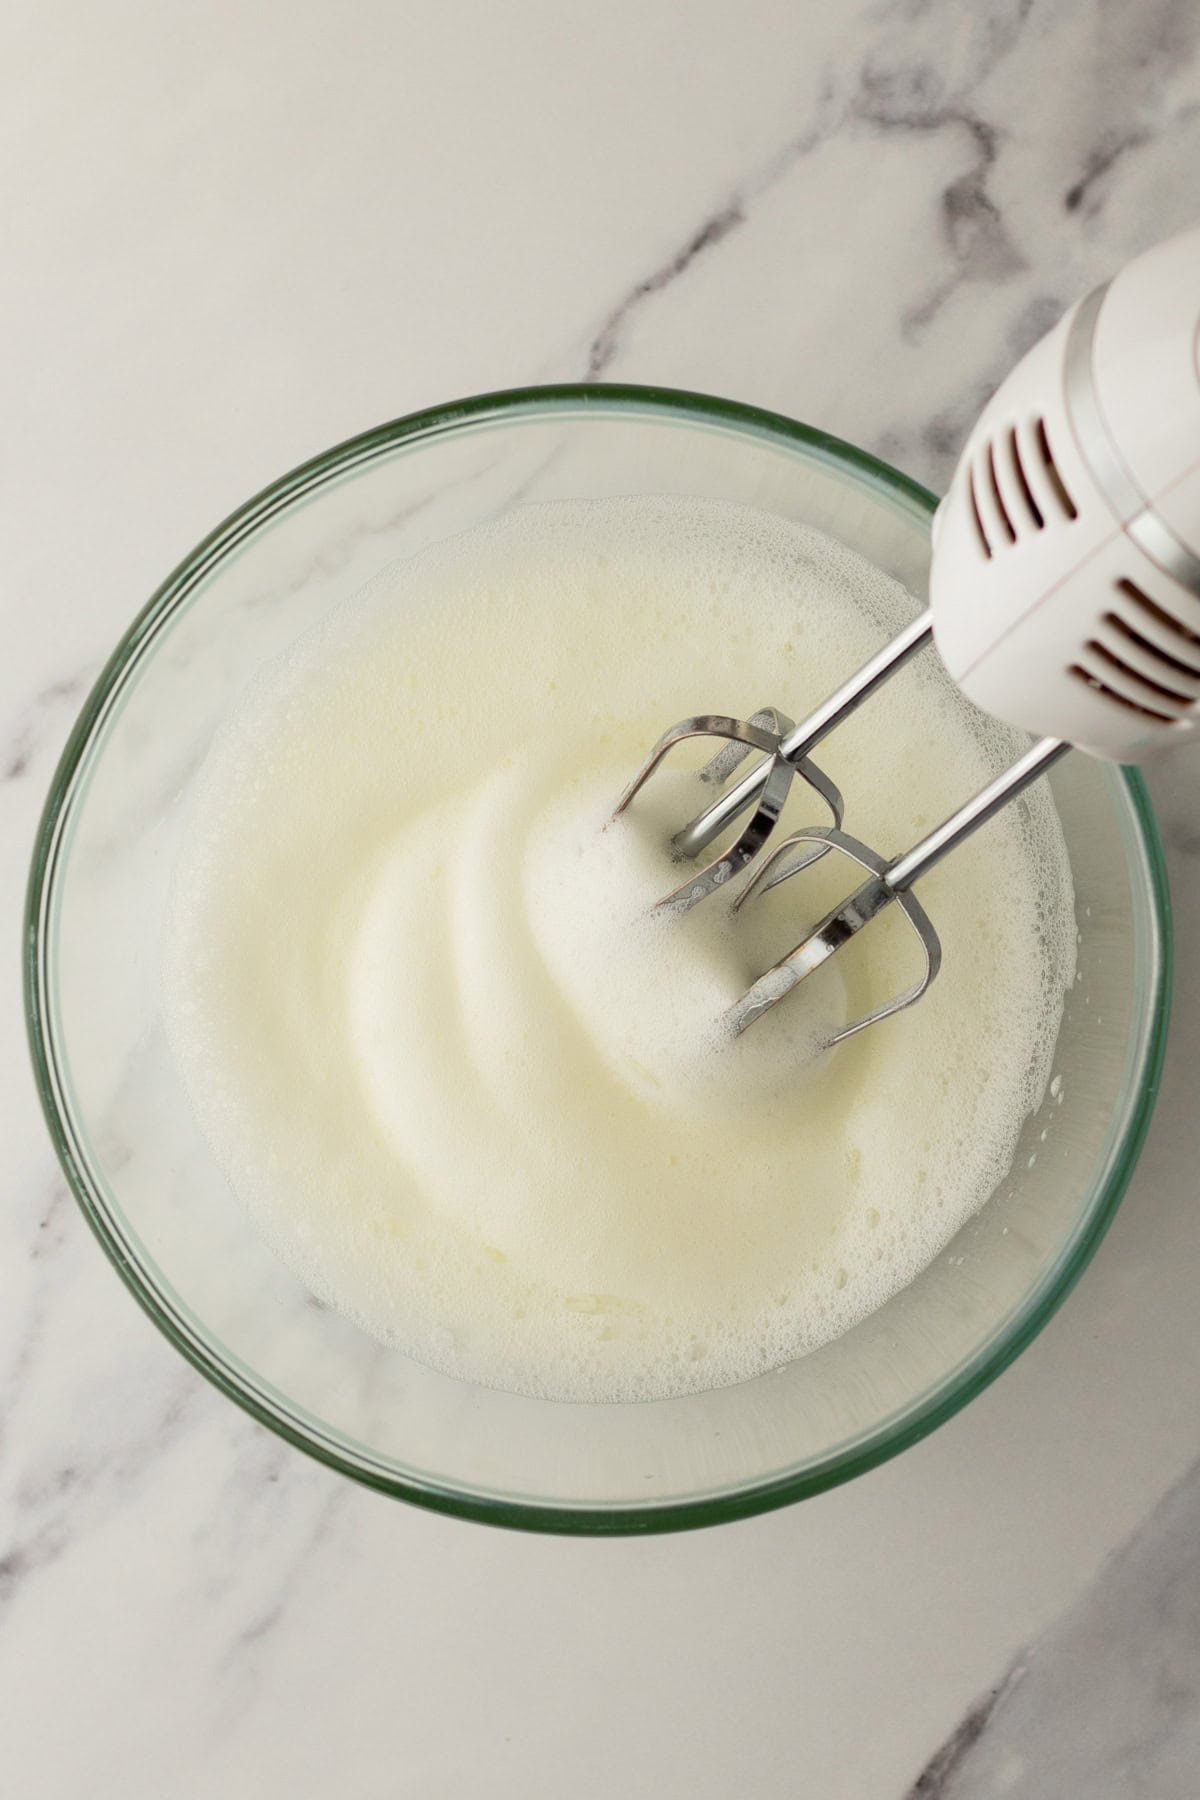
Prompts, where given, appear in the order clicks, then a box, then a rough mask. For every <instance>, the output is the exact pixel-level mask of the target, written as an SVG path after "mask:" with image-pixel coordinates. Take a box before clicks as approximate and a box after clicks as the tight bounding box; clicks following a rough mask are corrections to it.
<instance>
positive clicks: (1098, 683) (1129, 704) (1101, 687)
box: [1067, 663, 1175, 725]
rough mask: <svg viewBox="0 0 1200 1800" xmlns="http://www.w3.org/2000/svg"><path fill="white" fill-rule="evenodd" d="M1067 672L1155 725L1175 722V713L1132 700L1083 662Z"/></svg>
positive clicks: (1116, 703)
mask: <svg viewBox="0 0 1200 1800" xmlns="http://www.w3.org/2000/svg"><path fill="white" fill-rule="evenodd" d="M1067 673H1068V675H1072V676H1074V678H1075V680H1076V681H1081V682H1082V683H1083V685H1084V687H1088V688H1091V690H1092V692H1093V693H1094V694H1103V696H1104V698H1105V699H1106V700H1111V701H1112V702H1113V703H1114V704H1115V705H1117V706H1123V707H1125V709H1126V710H1127V711H1128V712H1135V713H1138V714H1139V715H1140V716H1141V717H1142V718H1143V719H1149V720H1150V721H1151V722H1152V723H1153V724H1155V725H1173V724H1174V723H1175V715H1174V714H1173V713H1165V712H1155V711H1154V709H1153V708H1152V707H1149V706H1145V705H1143V703H1142V702H1141V701H1139V700H1131V699H1130V698H1129V696H1128V695H1127V694H1122V693H1120V692H1119V690H1118V689H1117V688H1114V687H1109V686H1108V684H1107V683H1106V682H1104V681H1102V680H1101V679H1100V677H1099V676H1098V675H1092V674H1090V673H1089V671H1088V670H1087V669H1085V668H1084V667H1083V664H1082V663H1072V664H1071V666H1070V668H1069V669H1068V670H1067Z"/></svg>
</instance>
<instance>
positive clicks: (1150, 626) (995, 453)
mask: <svg viewBox="0 0 1200 1800" xmlns="http://www.w3.org/2000/svg"><path fill="white" fill-rule="evenodd" d="M933 541H934V556H933V566H932V570H931V574H930V603H931V607H932V611H933V629H934V638H935V641H936V643H937V647H938V650H939V653H940V654H941V657H942V660H943V661H944V663H945V664H946V667H947V669H948V671H949V673H950V674H951V675H952V676H953V678H954V680H955V681H956V682H957V683H958V684H959V686H960V687H961V688H962V689H963V690H964V692H965V693H967V694H968V695H969V696H970V698H971V699H972V700H973V701H974V702H975V703H976V705H978V706H980V707H982V708H983V709H984V711H986V712H989V713H993V714H995V715H996V716H997V717H999V718H1002V719H1005V720H1006V721H1007V722H1008V723H1010V724H1013V725H1019V726H1023V727H1025V728H1026V729H1027V730H1029V731H1032V732H1035V733H1037V734H1038V735H1039V736H1050V737H1057V738H1065V739H1067V740H1068V741H1069V742H1071V743H1073V744H1077V745H1079V746H1080V747H1081V748H1082V749H1085V750H1089V751H1091V752H1092V753H1093V754H1094V755H1097V756H1103V757H1107V758H1110V759H1112V760H1115V761H1120V762H1142V761H1145V760H1147V759H1148V758H1150V757H1152V756H1155V755H1157V754H1158V753H1160V752H1161V751H1164V750H1168V749H1170V748H1172V747H1173V746H1175V745H1177V744H1179V743H1181V742H1184V741H1186V740H1187V739H1188V738H1189V736H1191V735H1192V734H1194V733H1197V732H1200V229H1196V230H1192V231H1189V232H1186V233H1184V234H1183V235H1181V236H1179V237H1176V238H1173V239H1172V240H1171V241H1170V242H1168V243H1166V244H1161V245H1159V246H1158V247H1157V248H1156V249H1154V250H1151V251H1149V252H1148V253H1147V254H1146V255H1144V256H1142V257H1139V258H1138V259H1137V261H1135V262H1133V263H1130V264H1129V265H1128V267H1127V268H1125V269H1123V270H1122V271H1121V273H1120V274H1119V275H1117V276H1116V277H1115V278H1114V279H1113V280H1112V281H1111V282H1110V283H1109V284H1108V286H1107V287H1105V288H1101V289H1098V290H1097V291H1096V292H1095V293H1093V294H1091V295H1089V296H1088V297H1087V298H1086V299H1085V300H1082V301H1080V303H1079V304H1078V306H1076V307H1074V308H1073V309H1072V310H1071V312H1069V313H1068V314H1067V315H1066V317H1065V318H1064V319H1062V320H1061V321H1060V322H1059V324H1058V325H1057V326H1056V327H1055V328H1054V330H1053V331H1051V332H1050V333H1049V335H1048V336H1047V337H1045V338H1043V339H1042V341H1041V342H1040V343H1039V344H1037V345H1035V347H1034V348H1033V349H1032V350H1031V351H1030V352H1029V354H1028V355H1027V356H1026V357H1025V358H1024V359H1023V360H1022V361H1021V362H1020V363H1019V364H1018V365H1017V367H1016V368H1015V369H1014V370H1013V372H1012V373H1011V375H1009V376H1008V378H1007V380H1006V381H1005V382H1004V383H1003V385H1002V386H1001V387H1000V388H999V389H998V391H997V392H996V394H995V395H994V396H993V398H992V400H991V401H990V402H989V404H988V406H987V407H986V408H985V410H984V412H983V414H982V416H981V417H980V419H979V421H978V423H977V424H976V426H975V428H974V430H973V431H972V433H971V436H970V438H969V440H968V442H967V445H966V448H965V450H964V452H963V455H962V457H961V459H960V461H959V464H958V467H957V469H956V471H955V474H954V479H953V481H952V483H951V486H950V490H949V492H948V494H947V495H946V498H945V500H944V501H943V502H942V505H941V507H940V508H939V509H938V514H937V518H936V520H935V523H934V535H933Z"/></svg>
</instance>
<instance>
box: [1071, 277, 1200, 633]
mask: <svg viewBox="0 0 1200 1800" xmlns="http://www.w3.org/2000/svg"><path fill="white" fill-rule="evenodd" d="M1107 292H1108V283H1107V282H1105V284H1104V286H1103V287H1098V288H1095V289H1094V290H1093V291H1092V292H1091V293H1090V294H1089V295H1088V296H1087V298H1086V299H1085V300H1081V301H1080V303H1079V306H1078V308H1077V309H1076V312H1075V317H1074V318H1073V319H1072V321H1071V327H1070V330H1069V331H1068V333H1067V346H1066V355H1065V358H1064V369H1063V397H1064V399H1065V401H1066V406H1067V418H1068V420H1069V421H1070V425H1071V429H1072V431H1073V432H1074V434H1075V442H1076V444H1077V445H1078V447H1079V454H1080V455H1081V456H1082V458H1083V460H1084V462H1085V463H1086V465H1087V468H1088V471H1089V473H1090V475H1091V477H1092V479H1093V481H1094V482H1095V483H1096V486H1097V487H1098V488H1099V489H1100V492H1101V494H1103V496H1104V498H1105V500H1106V501H1107V502H1108V504H1109V506H1111V508H1112V510H1113V512H1114V513H1115V514H1116V516H1117V518H1118V519H1119V520H1120V522H1121V527H1122V529H1123V530H1124V532H1125V535H1126V536H1127V537H1128V538H1129V539H1130V540H1131V542H1133V543H1135V544H1136V545H1137V547H1138V549H1139V550H1141V551H1142V552H1143V553H1144V554H1145V555H1146V556H1148V557H1149V558H1150V560H1151V562H1153V563H1157V565H1158V567H1159V568H1160V569H1161V570H1162V571H1163V573H1164V574H1166V575H1170V576H1171V577H1172V579H1173V580H1175V581H1177V582H1178V583H1179V585H1180V587H1185V588H1187V589H1188V590H1189V592H1190V593H1193V594H1195V595H1196V596H1197V598H1198V599H1200V556H1196V555H1195V553H1194V552H1193V551H1191V550H1189V549H1188V547H1187V545H1186V544H1185V543H1183V542H1182V540H1181V539H1179V538H1177V537H1176V535H1175V533H1174V532H1173V531H1172V530H1171V528H1170V526H1169V525H1168V524H1167V523H1166V521H1165V520H1164V519H1163V518H1162V517H1161V516H1160V515H1159V514H1158V513H1156V512H1155V510H1154V507H1153V505H1152V503H1151V502H1150V501H1149V500H1148V499H1147V498H1146V496H1145V494H1143V493H1142V490H1141V489H1140V488H1139V487H1138V485H1137V482H1136V481H1135V480H1134V478H1133V476H1132V475H1131V474H1130V472H1129V469H1128V467H1127V465H1126V463H1125V460H1124V458H1123V457H1122V455H1121V452H1120V451H1119V450H1118V448H1117V444H1116V440H1115V439H1114V437H1113V435H1112V432H1111V431H1110V430H1109V427H1108V421H1107V420H1106V419H1105V417H1104V414H1103V412H1102V411H1101V408H1100V401H1099V397H1098V395H1097V393H1096V371H1095V358H1094V349H1095V341H1096V324H1097V321H1098V320H1099V317H1100V308H1101V306H1102V305H1103V303H1104V296H1105V294H1107Z"/></svg>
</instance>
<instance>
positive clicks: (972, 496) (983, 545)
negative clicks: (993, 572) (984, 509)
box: [967, 468, 992, 562]
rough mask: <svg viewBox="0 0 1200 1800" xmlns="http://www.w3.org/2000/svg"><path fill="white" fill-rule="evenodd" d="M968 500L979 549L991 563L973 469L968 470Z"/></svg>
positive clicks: (990, 553) (990, 552)
mask: <svg viewBox="0 0 1200 1800" xmlns="http://www.w3.org/2000/svg"><path fill="white" fill-rule="evenodd" d="M967 498H968V499H969V500H970V502H971V517H972V519H973V520H974V521H975V535H976V536H977V537H978V539H979V548H980V549H981V550H982V551H983V554H984V555H985V556H986V557H987V559H988V561H989V562H990V561H991V556H992V546H991V545H990V544H989V543H988V534H987V532H986V531H985V530H984V529H983V518H982V516H981V514H980V511H979V496H978V495H977V494H976V492H975V471H974V469H972V468H968V469H967Z"/></svg>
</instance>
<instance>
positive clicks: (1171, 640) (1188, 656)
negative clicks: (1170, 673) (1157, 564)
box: [1116, 580, 1200, 675]
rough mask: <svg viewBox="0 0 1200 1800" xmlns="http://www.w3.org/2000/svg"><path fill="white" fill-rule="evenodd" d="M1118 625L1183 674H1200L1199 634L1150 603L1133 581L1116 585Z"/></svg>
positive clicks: (1148, 597)
mask: <svg viewBox="0 0 1200 1800" xmlns="http://www.w3.org/2000/svg"><path fill="white" fill-rule="evenodd" d="M1116 591H1117V594H1118V596H1119V600H1118V605H1119V606H1120V610H1121V615H1122V622H1123V623H1124V624H1125V625H1127V626H1128V627H1129V628H1130V629H1131V630H1133V631H1136V632H1137V633H1138V634H1139V636H1141V637H1142V638H1145V639H1148V640H1149V642H1150V643H1151V645H1152V646H1153V648H1154V649H1155V650H1156V651H1157V653H1158V654H1159V655H1160V656H1161V657H1163V659H1164V660H1165V661H1166V662H1169V663H1170V662H1173V663H1176V664H1177V665H1178V667H1179V668H1180V669H1181V670H1182V672H1183V673H1184V674H1185V675H1200V632H1196V631H1193V630H1192V628H1191V626H1190V625H1185V624H1184V622H1183V620H1182V619H1177V618H1176V617H1175V614H1174V613H1172V612H1168V610H1167V608H1166V607H1165V606H1160V605H1159V603H1158V601H1157V600H1152V599H1151V598H1150V596H1149V594H1147V593H1146V592H1145V591H1144V589H1142V588H1140V587H1138V585H1137V583H1136V582H1134V581H1126V580H1121V581H1118V582H1117V584H1116Z"/></svg>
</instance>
